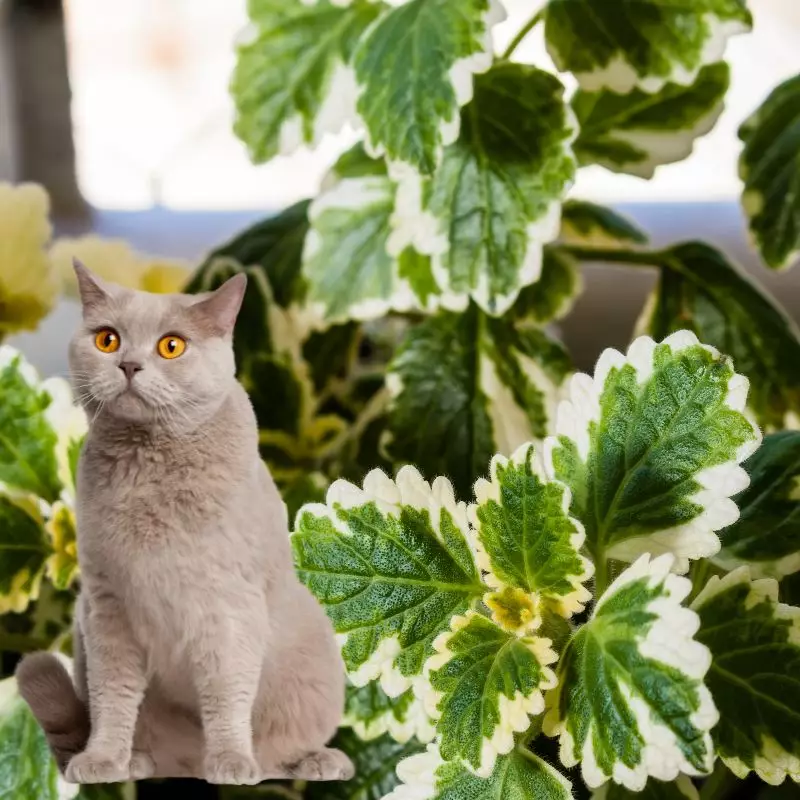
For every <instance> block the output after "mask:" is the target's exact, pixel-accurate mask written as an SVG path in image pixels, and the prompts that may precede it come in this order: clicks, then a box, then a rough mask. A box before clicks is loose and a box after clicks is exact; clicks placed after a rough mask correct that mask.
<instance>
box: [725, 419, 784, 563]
mask: <svg viewBox="0 0 800 800" xmlns="http://www.w3.org/2000/svg"><path fill="white" fill-rule="evenodd" d="M744 467H745V469H746V470H747V472H748V474H749V475H750V485H749V486H748V487H747V489H745V491H744V492H742V493H741V494H740V495H738V496H737V497H736V498H735V500H736V504H737V505H738V506H739V511H740V516H739V519H738V520H737V521H736V522H735V523H734V524H733V525H732V526H731V527H730V528H728V529H727V530H725V531H723V532H722V533H721V539H722V550H721V551H720V553H719V554H718V555H717V556H716V557H715V561H717V562H718V563H720V564H722V565H724V566H725V567H726V568H731V567H733V566H738V565H742V564H747V565H749V566H750V570H751V572H752V573H753V574H754V575H755V576H756V577H761V576H765V575H767V576H770V575H771V576H775V577H778V578H780V577H782V576H784V575H790V574H791V573H793V572H797V571H798V570H800V431H781V432H780V433H773V434H770V435H769V436H766V437H764V441H763V443H762V445H761V447H759V448H758V450H756V452H755V453H754V454H753V455H752V456H750V458H749V459H748V460H747V461H746V462H745V464H744Z"/></svg>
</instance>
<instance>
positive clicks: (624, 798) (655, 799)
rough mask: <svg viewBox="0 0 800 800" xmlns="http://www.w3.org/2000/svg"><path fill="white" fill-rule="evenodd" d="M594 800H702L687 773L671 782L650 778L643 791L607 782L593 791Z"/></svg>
mask: <svg viewBox="0 0 800 800" xmlns="http://www.w3.org/2000/svg"><path fill="white" fill-rule="evenodd" d="M592 800H700V793H699V792H698V791H697V789H696V788H695V786H694V784H693V783H692V782H691V780H690V779H689V778H687V777H686V776H685V775H681V776H680V777H679V778H678V780H676V781H671V782H670V783H662V782H661V781H654V780H649V781H647V785H646V786H645V787H644V789H643V790H642V791H641V792H632V791H630V790H629V789H626V788H625V787H624V786H617V785H616V784H614V783H606V784H604V785H603V786H601V787H600V788H599V789H598V790H597V791H596V792H593V793H592Z"/></svg>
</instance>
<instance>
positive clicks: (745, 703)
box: [692, 567, 800, 784]
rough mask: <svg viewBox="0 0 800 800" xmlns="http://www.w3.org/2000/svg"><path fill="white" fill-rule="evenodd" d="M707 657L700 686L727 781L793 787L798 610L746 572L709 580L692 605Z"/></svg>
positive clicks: (798, 702)
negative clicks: (714, 717)
mask: <svg viewBox="0 0 800 800" xmlns="http://www.w3.org/2000/svg"><path fill="white" fill-rule="evenodd" d="M692 608H693V609H694V610H695V611H696V612H697V613H698V614H699V615H700V622H701V624H700V631H699V633H698V634H697V639H698V640H699V641H701V642H702V643H703V644H705V645H706V646H707V647H708V648H709V650H711V654H712V662H711V669H710V670H709V672H708V675H707V677H706V683H707V685H708V688H709V689H710V690H711V693H712V694H713V695H714V702H715V703H716V704H717V707H718V708H719V711H720V723H719V725H717V727H716V728H714V732H713V735H714V743H715V745H716V747H717V753H718V754H719V755H720V756H721V757H722V759H723V761H724V762H725V764H726V765H727V766H728V767H729V768H730V769H731V771H732V772H734V774H736V775H737V776H738V777H740V778H744V777H745V776H746V775H747V773H748V772H750V771H751V770H753V771H755V772H756V773H757V774H758V775H759V776H760V777H761V778H762V779H763V780H765V781H767V782H768V783H773V784H777V783H780V782H781V781H782V780H783V779H784V777H785V776H786V775H789V776H790V777H792V778H793V779H794V780H795V781H797V780H800V710H799V709H800V609H797V608H794V607H792V606H786V605H782V604H781V603H778V584H777V582H776V581H774V580H772V579H770V578H762V579H761V580H756V581H751V580H750V574H749V570H748V568H747V567H741V568H740V569H737V570H736V571H735V572H731V573H730V574H728V575H726V576H725V577H724V578H722V579H720V578H718V577H714V578H711V580H709V582H708V583H707V584H706V587H705V588H704V589H703V591H702V592H701V593H700V594H699V595H698V596H697V598H696V599H695V600H694V602H693V603H692Z"/></svg>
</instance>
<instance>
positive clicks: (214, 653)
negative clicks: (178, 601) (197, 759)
mask: <svg viewBox="0 0 800 800" xmlns="http://www.w3.org/2000/svg"><path fill="white" fill-rule="evenodd" d="M258 629H259V628H258V626H254V625H245V624H242V623H239V624H235V623H232V622H231V621H230V620H226V621H224V622H223V623H221V624H220V625H218V626H209V628H208V630H207V631H206V632H205V634H204V636H203V637H202V639H201V640H200V641H199V642H198V643H197V645H196V647H195V648H194V652H193V659H192V660H193V666H194V672H195V687H196V688H197V692H198V697H199V701H200V713H201V717H202V721H203V734H204V740H205V758H204V762H203V766H204V773H205V779H206V780H207V781H208V782H209V783H217V784H250V785H252V784H256V783H258V782H259V781H260V780H261V774H260V769H259V766H258V764H257V762H256V760H255V758H254V757H253V705H254V704H255V700H256V695H257V693H258V684H259V680H260V677H261V668H262V663H263V644H262V643H261V642H259V641H256V640H255V637H254V631H257V630H258Z"/></svg>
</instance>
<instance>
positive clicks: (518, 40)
mask: <svg viewBox="0 0 800 800" xmlns="http://www.w3.org/2000/svg"><path fill="white" fill-rule="evenodd" d="M544 15H545V9H544V8H541V9H539V11H538V12H537V13H536V14H534V16H533V17H532V18H531V19H530V21H529V22H528V23H527V24H526V25H525V27H524V28H523V29H522V30H521V31H520V32H519V33H518V34H517V35H516V36H515V37H514V39H513V40H512V42H511V44H510V45H509V46H508V47H507V48H506V50H505V52H504V53H503V55H502V56H500V58H501V60H503V61H508V59H509V58H511V56H512V55H513V54H514V51H515V50H516V49H517V48H518V47H519V46H520V45H521V44H522V40H523V39H524V38H525V37H526V36H527V35H528V34H529V33H530V32H531V31H532V30H533V29H534V28H535V27H536V26H537V25H538V24H539V23H540V22H541V21H542V20H543V19H544Z"/></svg>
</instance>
